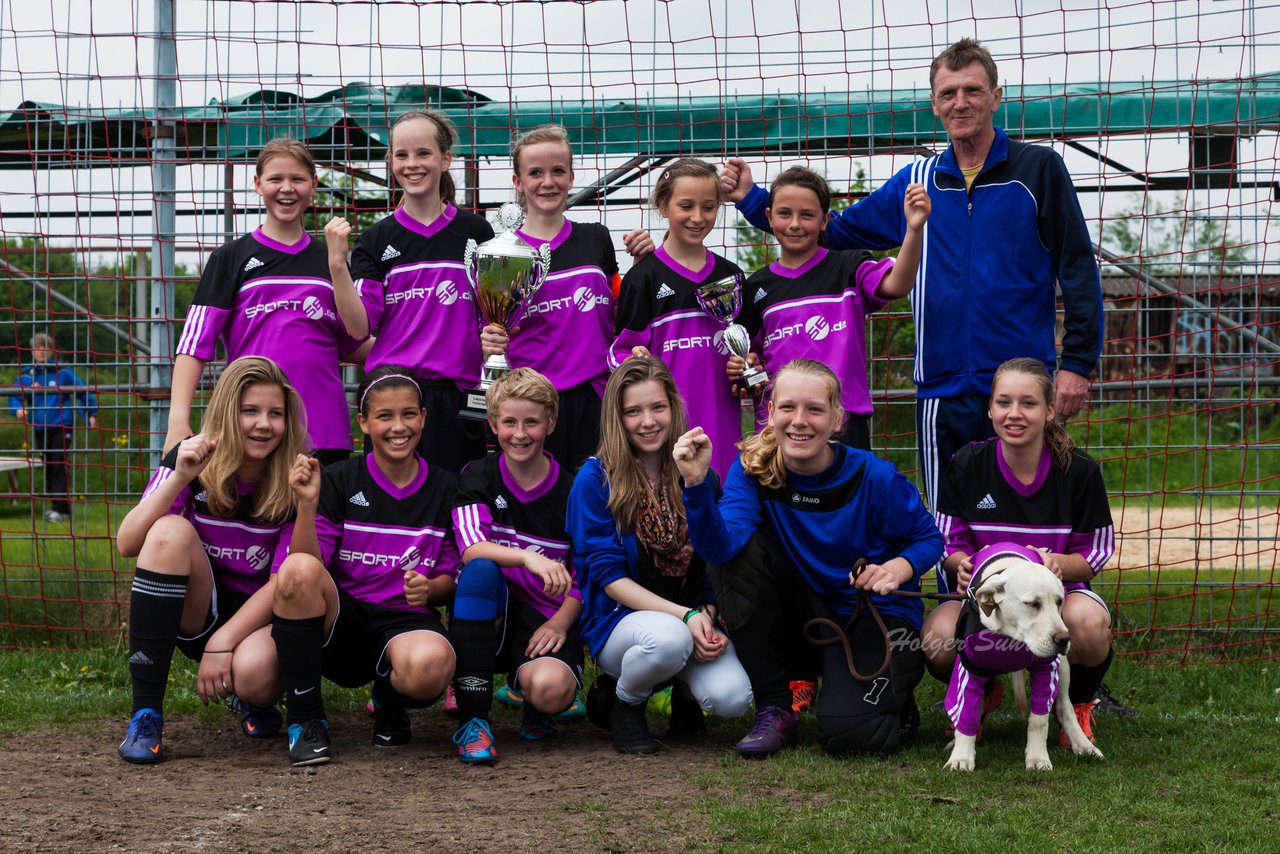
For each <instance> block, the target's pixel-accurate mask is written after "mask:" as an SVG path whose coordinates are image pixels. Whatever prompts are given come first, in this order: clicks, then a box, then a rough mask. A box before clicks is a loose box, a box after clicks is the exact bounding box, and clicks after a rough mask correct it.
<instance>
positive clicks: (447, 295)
mask: <svg viewBox="0 0 1280 854" xmlns="http://www.w3.org/2000/svg"><path fill="white" fill-rule="evenodd" d="M436 299H438V300H440V304H441V305H453V304H454V303H455V302H457V301H458V287H457V285H455V284H454V283H453V280H452V279H447V280H445V281H443V282H441V283H440V284H438V285H436Z"/></svg>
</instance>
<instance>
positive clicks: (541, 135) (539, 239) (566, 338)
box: [480, 125, 653, 471]
mask: <svg viewBox="0 0 1280 854" xmlns="http://www.w3.org/2000/svg"><path fill="white" fill-rule="evenodd" d="M511 164H512V167H513V169H514V173H515V174H514V175H513V176H512V182H513V183H514V184H515V188H516V198H517V199H518V200H519V202H520V206H521V207H522V208H524V212H525V221H524V224H523V225H522V226H521V227H520V229H519V230H518V231H517V232H516V234H517V235H519V236H520V238H521V239H522V240H524V242H525V243H528V244H529V245H530V246H532V247H534V248H535V249H536V248H540V247H542V246H544V245H549V246H550V247H551V270H550V272H549V273H548V275H547V276H546V278H545V279H544V280H543V282H542V285H541V286H540V287H539V288H538V292H537V293H536V294H535V295H534V296H533V297H532V298H531V299H530V300H529V301H528V302H527V303H526V304H525V306H524V307H523V310H522V313H521V315H520V316H519V317H517V318H516V321H515V323H516V328H513V329H511V330H504V329H503V328H502V327H500V326H494V325H489V326H486V327H485V328H484V329H483V330H482V332H481V339H480V340H481V346H482V349H483V351H484V355H485V356H489V355H492V354H494V353H504V352H505V353H507V359H508V361H510V363H511V365H512V367H516V368H519V367H530V368H534V369H536V370H537V371H538V372H539V373H541V374H542V375H543V376H545V377H546V378H547V379H548V380H550V381H551V384H552V385H553V386H555V389H556V392H557V393H558V394H559V397H560V416H561V417H560V420H559V424H558V427H557V428H556V431H555V432H554V433H552V434H551V435H549V436H547V450H548V451H550V452H551V454H552V456H554V457H555V458H556V462H558V463H559V464H560V465H562V466H564V467H565V468H566V469H568V470H569V471H577V470H578V468H579V467H580V466H581V465H582V463H583V461H584V460H586V458H587V457H589V456H591V454H592V453H593V452H594V451H595V449H596V444H597V443H598V442H599V441H600V395H601V394H603V392H604V384H605V381H606V380H607V379H608V378H609V363H608V357H609V345H610V343H612V341H613V319H614V301H615V300H616V298H617V294H618V286H619V283H620V280H619V278H618V262H617V259H616V258H615V257H614V248H613V240H612V238H611V237H610V236H609V229H607V228H605V227H604V225H602V224H600V223H594V222H573V221H572V220H570V219H568V218H566V217H565V215H564V212H565V207H566V206H567V204H568V202H569V189H570V188H571V187H572V186H573V149H572V148H570V146H569V136H568V134H567V133H565V130H564V128H562V127H558V126H555V125H547V126H545V127H539V128H534V129H533V130H531V131H528V132H526V133H525V134H523V135H522V136H521V137H520V138H519V139H518V140H516V142H515V144H514V145H512V146H511ZM622 242H623V245H625V246H626V247H627V250H628V251H630V252H651V251H652V250H653V241H652V240H650V238H649V235H648V233H646V232H644V231H641V230H636V231H632V232H630V233H629V234H627V235H625V236H624V237H623V238H622ZM508 333H510V335H511V336H512V337H510V338H509V337H508ZM570 342H572V352H570V351H568V350H566V345H567V344H569V343H570ZM509 344H510V349H509V350H508V345H509Z"/></svg>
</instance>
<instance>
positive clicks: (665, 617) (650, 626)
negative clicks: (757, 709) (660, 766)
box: [597, 611, 752, 718]
mask: <svg viewBox="0 0 1280 854" xmlns="http://www.w3.org/2000/svg"><path fill="white" fill-rule="evenodd" d="M726 641H727V638H726ZM692 657H693V636H692V635H690V634H689V627H688V626H686V625H685V624H684V623H682V622H680V618H679V617H673V616H671V615H670V614H663V613H661V612H660V611H633V612H631V613H630V614H627V616H625V617H623V618H622V620H621V622H619V623H618V625H617V626H615V627H614V629H613V632H612V634H610V635H609V640H607V641H605V644H604V649H602V650H601V651H600V655H599V656H598V657H597V660H598V661H599V663H600V667H601V668H602V669H603V670H604V672H605V673H608V674H609V675H610V676H612V677H614V678H615V679H617V680H618V699H619V700H621V701H622V702H624V703H630V704H632V705H634V704H636V703H642V702H644V701H645V700H647V699H649V695H650V694H652V693H653V688H654V686H655V685H657V684H659V683H660V682H665V681H667V680H668V679H671V678H672V677H675V678H677V679H679V680H680V681H681V682H683V683H685V684H686V685H688V686H689V691H690V693H692V694H693V696H694V699H696V700H697V701H698V705H699V706H701V707H702V709H703V711H706V712H710V713H711V714H713V715H720V716H721V717H726V718H736V717H739V716H741V715H744V714H746V712H747V709H748V707H749V706H750V705H751V699H752V696H751V680H750V679H748V678H747V671H745V670H743V669H742V664H741V662H739V661H738V656H737V655H736V654H735V653H734V651H733V644H732V643H729V645H728V648H727V649H725V651H724V652H723V653H721V655H720V656H719V657H718V658H716V659H715V660H714V661H693V660H692Z"/></svg>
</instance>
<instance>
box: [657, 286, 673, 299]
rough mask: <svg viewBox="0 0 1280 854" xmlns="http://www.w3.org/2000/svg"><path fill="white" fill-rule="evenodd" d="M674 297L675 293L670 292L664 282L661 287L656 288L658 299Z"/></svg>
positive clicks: (669, 287) (669, 288)
mask: <svg viewBox="0 0 1280 854" xmlns="http://www.w3.org/2000/svg"><path fill="white" fill-rule="evenodd" d="M675 295H676V292H675V291H673V290H671V286H670V285H668V284H667V283H666V282H663V283H662V287H660V288H658V299H666V298H667V297H673V296H675Z"/></svg>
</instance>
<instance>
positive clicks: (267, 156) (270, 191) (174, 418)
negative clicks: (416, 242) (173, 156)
mask: <svg viewBox="0 0 1280 854" xmlns="http://www.w3.org/2000/svg"><path fill="white" fill-rule="evenodd" d="M253 187H254V190H255V191H256V192H257V193H258V195H260V196H261V197H262V204H263V206H264V207H265V208H266V214H267V215H266V219H265V220H264V221H263V223H262V226H261V227H260V228H256V229H254V230H253V231H252V232H251V233H249V234H246V235H244V236H243V237H241V238H239V239H238V240H233V241H232V242H230V243H228V244H226V245H225V246H220V247H218V248H217V249H215V250H213V252H212V253H211V254H210V255H209V261H208V263H206V264H205V268H204V272H203V273H202V274H201V275H200V285H199V286H198V287H197V288H196V293H195V297H194V298H193V299H192V301H191V307H190V308H189V309H188V310H187V319H186V323H185V324H184V325H183V327H182V336H181V337H180V338H179V339H178V347H177V354H176V358H175V359H174V363H173V379H172V386H173V395H172V399H171V400H170V402H169V432H168V435H167V436H166V437H165V442H164V446H165V448H166V449H171V448H172V447H173V446H174V445H176V444H177V443H178V442H179V441H180V440H181V439H182V438H183V437H184V436H186V435H187V434H189V433H190V432H191V401H192V398H193V397H194V396H195V391H196V385H197V383H198V382H199V381H200V374H201V372H202V371H203V370H204V366H205V364H206V363H207V362H208V361H209V360H211V359H212V358H214V356H215V354H216V350H217V344H218V341H219V340H221V341H222V343H223V345H224V346H225V347H226V351H227V360H228V361H230V360H233V359H237V358H239V357H241V356H266V357H267V358H270V359H272V360H274V361H275V362H276V364H278V365H279V366H280V367H281V368H282V369H283V370H284V372H285V374H286V375H287V376H288V377H289V380H290V381H291V382H292V383H293V385H294V387H295V388H296V389H298V394H299V395H301V396H302V401H303V403H304V404H305V405H306V407H307V412H306V414H307V430H308V432H309V433H310V440H311V443H310V446H309V447H311V448H314V449H315V450H316V455H317V456H318V457H319V458H320V460H321V461H322V462H325V463H329V462H336V461H337V460H340V459H345V458H346V457H347V456H348V455H349V454H350V453H351V414H350V412H349V411H348V409H347V398H346V392H345V391H344V390H343V387H342V374H341V372H340V371H339V370H338V360H339V358H340V357H342V356H346V355H348V354H350V353H352V352H353V351H355V350H357V349H358V348H359V347H360V343H361V341H363V340H364V339H365V338H366V337H367V335H368V322H367V320H366V319H365V311H364V307H363V306H362V305H361V304H360V298H359V297H358V296H357V295H356V292H355V290H354V289H353V288H352V287H351V280H350V278H349V277H348V278H347V280H346V281H345V282H335V281H332V280H331V279H330V275H329V265H328V262H327V261H326V250H325V246H324V244H323V243H321V242H320V241H319V240H315V239H313V238H312V237H311V235H309V234H307V233H306V231H304V230H303V227H302V217H303V215H304V214H305V213H306V211H307V206H308V205H310V203H311V196H312V194H314V193H315V189H316V164H315V161H314V160H312V159H311V154H310V152H308V151H307V147H306V146H305V145H303V144H302V143H301V142H298V141H297V140H295V139H273V140H272V141H271V142H269V143H267V144H266V145H265V146H263V148H262V153H261V154H259V155H258V166H257V174H256V175H255V176H254V179H253Z"/></svg>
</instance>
